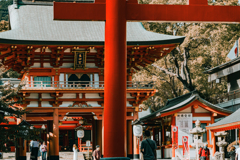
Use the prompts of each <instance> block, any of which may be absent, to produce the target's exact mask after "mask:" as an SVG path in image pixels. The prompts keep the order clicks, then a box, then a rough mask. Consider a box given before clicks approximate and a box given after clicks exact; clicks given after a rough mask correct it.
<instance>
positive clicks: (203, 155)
mask: <svg viewBox="0 0 240 160" xmlns="http://www.w3.org/2000/svg"><path fill="white" fill-rule="evenodd" d="M207 146H208V144H205V145H204V147H203V148H202V147H201V148H200V149H199V153H198V154H199V159H200V160H209V156H210V151H209V149H208V148H207Z"/></svg>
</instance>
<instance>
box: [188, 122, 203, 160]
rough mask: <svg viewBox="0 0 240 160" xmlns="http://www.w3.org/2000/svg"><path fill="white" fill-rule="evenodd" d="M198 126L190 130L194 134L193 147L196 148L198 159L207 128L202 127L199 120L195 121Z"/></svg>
mask: <svg viewBox="0 0 240 160" xmlns="http://www.w3.org/2000/svg"><path fill="white" fill-rule="evenodd" d="M195 124H196V127H195V128H193V129H191V130H190V131H189V132H190V133H191V134H193V143H192V144H191V146H192V147H194V148H196V156H197V158H196V159H197V160H199V156H198V148H199V147H203V145H204V144H203V134H204V133H205V132H206V129H202V128H201V122H200V121H199V120H197V121H196V122H195Z"/></svg>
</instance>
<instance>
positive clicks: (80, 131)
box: [77, 130, 84, 138]
mask: <svg viewBox="0 0 240 160" xmlns="http://www.w3.org/2000/svg"><path fill="white" fill-rule="evenodd" d="M77 137H78V138H83V137H84V130H78V131H77Z"/></svg>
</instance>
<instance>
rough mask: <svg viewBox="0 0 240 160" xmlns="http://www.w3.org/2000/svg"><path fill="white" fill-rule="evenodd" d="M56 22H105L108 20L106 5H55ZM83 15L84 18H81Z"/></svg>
mask: <svg viewBox="0 0 240 160" xmlns="http://www.w3.org/2000/svg"><path fill="white" fill-rule="evenodd" d="M53 8H54V11H53V13H54V19H55V20H71V21H72V20H76V21H77V20H80V19H79V18H81V20H95V21H104V20H105V19H106V4H94V3H65V2H58V3H55V2H54V3H53ZM81 13H84V14H83V15H84V16H81V17H79V15H81Z"/></svg>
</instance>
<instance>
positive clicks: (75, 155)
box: [73, 144, 78, 160]
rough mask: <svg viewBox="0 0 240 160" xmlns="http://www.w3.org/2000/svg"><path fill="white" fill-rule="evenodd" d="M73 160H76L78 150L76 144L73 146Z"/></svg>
mask: <svg viewBox="0 0 240 160" xmlns="http://www.w3.org/2000/svg"><path fill="white" fill-rule="evenodd" d="M73 160H78V148H77V146H76V144H73Z"/></svg>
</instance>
